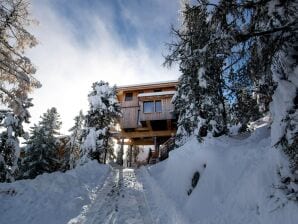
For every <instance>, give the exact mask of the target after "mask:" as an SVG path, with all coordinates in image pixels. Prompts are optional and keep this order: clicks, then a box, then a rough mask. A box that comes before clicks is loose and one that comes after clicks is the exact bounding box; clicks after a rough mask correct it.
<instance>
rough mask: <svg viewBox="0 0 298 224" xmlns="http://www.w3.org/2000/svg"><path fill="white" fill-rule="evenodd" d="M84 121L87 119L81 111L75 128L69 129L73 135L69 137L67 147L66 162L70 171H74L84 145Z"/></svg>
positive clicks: (76, 119) (75, 119) (76, 118)
mask: <svg viewBox="0 0 298 224" xmlns="http://www.w3.org/2000/svg"><path fill="white" fill-rule="evenodd" d="M84 119H85V117H84V115H83V112H82V111H80V113H79V115H78V116H76V117H75V118H74V121H75V124H74V126H73V127H72V128H71V129H69V131H70V133H71V134H70V137H69V138H70V139H69V142H68V143H67V145H66V153H65V161H64V162H65V163H66V164H67V165H68V166H69V169H73V168H74V167H75V166H76V163H77V162H78V159H79V153H80V148H81V145H82V134H83V124H84Z"/></svg>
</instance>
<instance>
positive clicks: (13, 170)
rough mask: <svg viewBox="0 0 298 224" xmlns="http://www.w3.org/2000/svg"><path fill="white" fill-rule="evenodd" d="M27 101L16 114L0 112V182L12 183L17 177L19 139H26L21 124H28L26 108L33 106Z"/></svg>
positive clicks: (5, 111)
mask: <svg viewBox="0 0 298 224" xmlns="http://www.w3.org/2000/svg"><path fill="white" fill-rule="evenodd" d="M31 100H32V99H27V100H26V101H24V103H23V104H22V108H20V111H19V113H18V115H17V114H15V113H14V112H13V111H10V110H1V111H0V128H1V130H3V131H2V132H1V133H0V182H5V181H6V182H12V181H14V180H15V179H16V178H18V177H19V175H20V171H19V164H18V160H19V154H20V147H19V138H20V137H22V138H24V139H26V138H27V136H28V134H27V133H26V132H25V131H24V128H23V123H24V122H25V123H29V118H30V113H29V111H28V108H29V107H31V106H33V105H32V103H31Z"/></svg>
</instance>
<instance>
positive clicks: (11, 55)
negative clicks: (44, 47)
mask: <svg viewBox="0 0 298 224" xmlns="http://www.w3.org/2000/svg"><path fill="white" fill-rule="evenodd" d="M31 22H32V20H31V19H30V18H29V13H28V3H27V1H25V0H18V1H16V0H3V1H0V107H1V109H2V110H1V111H0V128H1V133H0V139H1V140H0V181H1V182H3V181H9V182H11V181H14V179H15V178H16V177H17V176H18V164H17V161H18V156H19V139H18V138H20V137H23V138H26V133H25V131H24V130H23V126H22V124H23V122H27V123H28V122H29V118H30V114H29V112H28V108H29V107H30V106H32V103H31V100H32V99H30V98H28V93H29V92H30V91H31V90H32V89H34V88H37V87H40V83H39V82H38V81H37V80H36V79H35V78H34V76H33V75H34V73H35V68H34V66H33V65H32V63H31V61H30V59H29V58H27V57H26V56H25V55H24V52H25V50H26V49H27V48H31V47H34V46H35V45H36V44H37V41H36V39H35V38H34V36H33V35H32V34H30V32H28V30H27V29H26V28H27V26H29V25H30V24H31Z"/></svg>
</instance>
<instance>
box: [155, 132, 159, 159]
mask: <svg viewBox="0 0 298 224" xmlns="http://www.w3.org/2000/svg"><path fill="white" fill-rule="evenodd" d="M154 151H155V152H154V154H155V155H157V156H159V149H158V143H157V137H156V136H155V137H154Z"/></svg>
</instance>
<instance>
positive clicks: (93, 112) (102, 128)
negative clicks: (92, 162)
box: [81, 81, 121, 163]
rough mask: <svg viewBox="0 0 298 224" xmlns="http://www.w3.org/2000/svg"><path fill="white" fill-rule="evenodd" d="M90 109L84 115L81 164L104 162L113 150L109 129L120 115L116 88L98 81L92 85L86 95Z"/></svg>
mask: <svg viewBox="0 0 298 224" xmlns="http://www.w3.org/2000/svg"><path fill="white" fill-rule="evenodd" d="M88 100H89V104H90V109H89V111H88V113H87V115H86V118H85V119H86V128H85V131H84V135H85V137H84V141H83V145H82V153H81V163H84V162H86V161H87V160H88V158H91V159H97V160H98V162H105V161H106V158H107V154H108V152H111V151H112V150H113V145H112V144H113V143H112V140H111V133H110V127H111V126H112V125H114V124H115V123H116V121H117V119H118V117H119V116H120V115H121V110H120V105H119V103H118V101H117V98H116V87H115V86H114V87H110V86H109V83H107V82H104V81H100V82H95V83H93V85H92V91H91V92H90V94H89V95H88Z"/></svg>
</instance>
